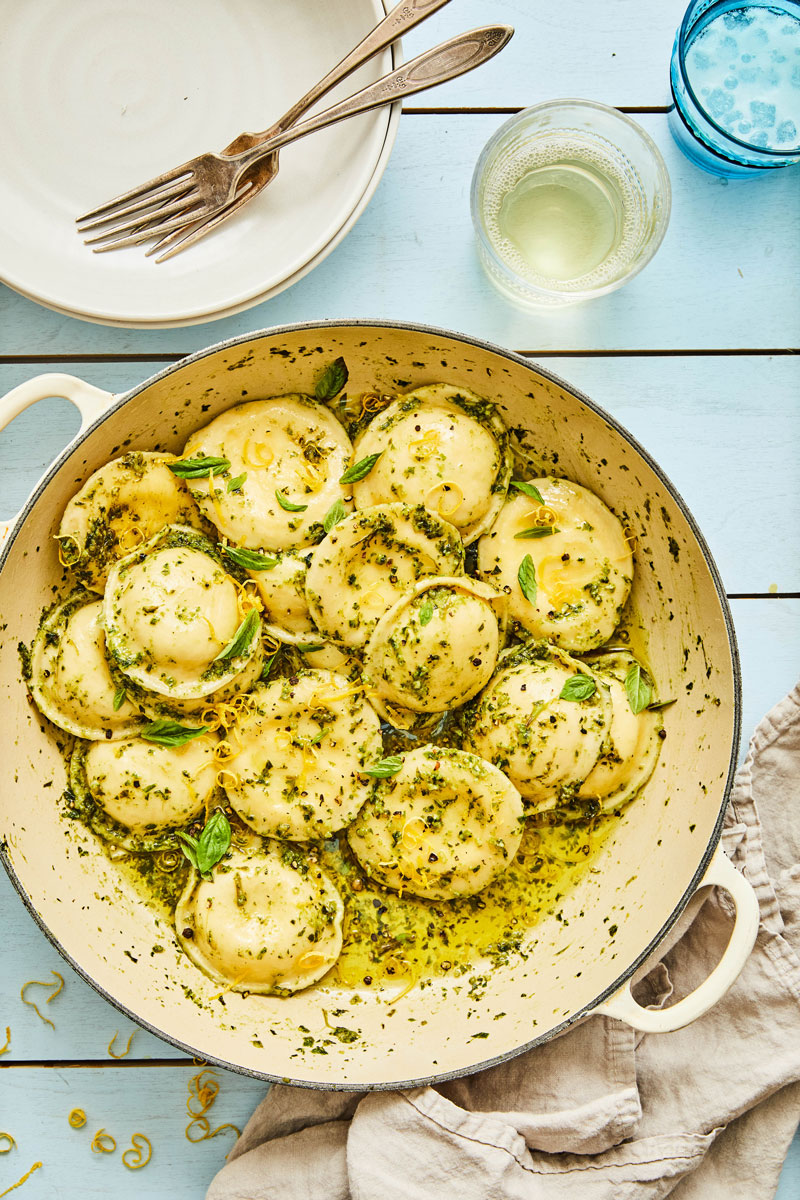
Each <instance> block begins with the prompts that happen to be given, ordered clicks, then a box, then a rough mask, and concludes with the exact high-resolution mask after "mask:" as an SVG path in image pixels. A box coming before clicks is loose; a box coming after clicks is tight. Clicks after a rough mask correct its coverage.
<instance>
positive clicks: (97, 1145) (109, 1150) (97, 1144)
mask: <svg viewBox="0 0 800 1200" xmlns="http://www.w3.org/2000/svg"><path fill="white" fill-rule="evenodd" d="M109 1143H110V1145H109ZM116 1148H117V1139H116V1138H115V1137H113V1135H112V1134H110V1133H106V1131H105V1129H104V1128H103V1129H98V1131H97V1133H96V1134H95V1135H94V1137H93V1138H92V1154H113V1153H114V1151H115V1150H116Z"/></svg>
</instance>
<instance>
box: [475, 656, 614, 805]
mask: <svg viewBox="0 0 800 1200" xmlns="http://www.w3.org/2000/svg"><path fill="white" fill-rule="evenodd" d="M506 662H507V663H509V665H505V666H503V668H502V669H501V670H500V671H498V673H497V674H496V675H495V677H494V679H492V681H491V683H490V684H489V686H488V687H487V688H486V690H485V691H484V692H483V694H482V695H481V697H480V699H479V701H478V702H477V704H476V707H475V711H474V713H473V714H472V724H471V727H470V731H469V736H468V744H469V747H470V749H472V750H474V751H475V752H476V754H480V755H482V757H483V758H486V759H488V761H489V762H492V763H494V764H495V766H497V767H499V768H500V770H502V771H504V772H505V774H506V775H507V776H508V778H509V779H510V780H511V782H512V783H513V784H514V785H515V787H517V788H518V789H519V791H520V793H521V794H522V795H523V796H524V797H525V799H526V800H528V801H530V802H531V803H532V804H533V806H534V807H535V808H536V809H538V810H542V811H544V810H546V809H548V808H554V807H555V806H556V805H557V804H559V803H561V802H564V801H566V800H569V799H572V798H573V797H574V795H575V792H576V789H577V788H578V786H579V785H580V784H581V783H583V781H584V780H585V779H586V777H587V776H588V775H589V773H590V772H591V771H592V769H593V767H594V766H595V764H596V763H597V761H598V758H599V757H600V754H601V753H602V750H603V746H604V743H605V740H606V738H607V736H608V732H609V725H610V721H611V701H610V697H609V692H608V688H607V686H606V685H605V683H604V682H603V681H602V680H601V679H600V677H599V676H598V675H596V674H595V673H594V672H592V671H590V670H589V669H588V668H587V667H586V666H585V664H584V663H581V662H578V661H577V660H576V659H573V658H570V657H569V655H567V654H564V653H563V652H561V651H558V650H556V649H553V648H549V647H546V646H543V645H541V646H537V647H533V648H531V649H527V648H526V649H523V650H521V651H512V652H511V653H509V655H508V657H507V660H506ZM576 677H578V678H579V679H580V682H581V684H582V687H581V686H578V687H576V686H575V684H574V683H573V684H571V683H570V681H571V680H575V679H576ZM568 685H569V686H568ZM565 688H566V691H565ZM570 689H572V691H571V690H570ZM562 694H563V695H562ZM569 695H575V697H576V698H575V699H569V698H567V697H568V696H569ZM580 697H583V698H580Z"/></svg>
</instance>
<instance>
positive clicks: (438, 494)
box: [353, 383, 511, 544]
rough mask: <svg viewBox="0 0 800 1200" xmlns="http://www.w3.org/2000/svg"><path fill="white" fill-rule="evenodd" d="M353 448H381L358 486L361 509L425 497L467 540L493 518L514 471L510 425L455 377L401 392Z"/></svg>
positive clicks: (360, 455) (358, 453)
mask: <svg viewBox="0 0 800 1200" xmlns="http://www.w3.org/2000/svg"><path fill="white" fill-rule="evenodd" d="M354 453H355V457H356V459H357V460H359V461H361V460H362V459H364V458H366V457H367V456H369V455H372V454H379V455H380V457H379V458H378V460H377V461H376V463H375V465H374V466H373V467H372V469H371V470H370V472H369V474H368V475H366V476H365V477H364V479H362V480H361V481H360V482H358V483H355V484H354V485H353V498H354V500H355V503H356V508H371V507H374V505H376V504H388V503H391V502H392V501H395V500H403V501H405V502H406V503H408V504H424V505H425V507H426V508H429V509H431V510H432V511H433V512H436V513H438V514H439V516H440V517H444V519H445V520H446V521H449V523H450V524H451V525H455V527H456V529H458V531H459V533H460V534H461V536H462V538H463V539H464V542H465V543H466V544H469V543H470V542H472V541H474V540H475V538H477V537H479V536H480V534H482V533H483V532H484V531H485V530H486V529H488V528H489V526H490V525H491V524H492V522H493V521H494V519H495V517H496V516H497V514H498V512H499V511H500V508H501V506H502V503H503V498H504V496H505V493H506V489H507V488H508V481H509V479H510V478H511V456H510V452H509V449H508V432H507V430H506V427H505V425H504V423H503V421H502V419H501V418H500V416H499V414H498V412H497V410H496V408H495V406H494V405H493V404H492V403H491V401H489V400H484V399H482V398H481V397H480V396H476V395H475V393H474V392H471V391H469V390H468V389H467V388H458V387H453V386H452V385H450V384H448V383H433V384H429V385H428V386H427V387H421V388H417V389H416V391H413V392H409V393H408V394H407V395H405V396H400V397H398V399H397V400H394V401H393V402H392V403H391V404H390V405H389V406H388V408H386V409H384V410H383V412H381V413H380V414H379V415H378V416H377V417H375V418H374V420H373V421H372V422H371V423H370V424H369V425H368V426H367V428H366V429H365V431H364V432H363V433H362V434H361V436H360V437H359V438H358V440H357V441H356V445H355V451H354Z"/></svg>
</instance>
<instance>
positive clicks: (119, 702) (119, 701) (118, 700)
mask: <svg viewBox="0 0 800 1200" xmlns="http://www.w3.org/2000/svg"><path fill="white" fill-rule="evenodd" d="M127 698H128V693H127V692H126V691H125V688H124V687H121V688H118V689H117V690H116V692H114V712H119V710H120V709H121V708H122V706H123V704H124V703H125V701H126V700H127Z"/></svg>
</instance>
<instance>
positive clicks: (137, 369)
mask: <svg viewBox="0 0 800 1200" xmlns="http://www.w3.org/2000/svg"><path fill="white" fill-rule="evenodd" d="M542 361H543V364H544V365H545V366H546V367H547V368H549V369H550V370H552V371H554V372H556V373H557V374H559V375H561V376H562V377H563V378H564V379H566V380H569V381H570V382H571V383H573V384H574V385H576V386H577V387H579V388H581V389H582V390H583V391H585V392H586V393H587V394H588V395H589V396H590V397H591V398H592V399H593V400H595V401H597V403H599V404H601V405H602V406H603V407H604V408H606V409H607V410H608V412H610V413H611V414H612V415H613V416H615V417H616V418H617V419H618V420H619V421H621V422H622V424H623V425H625V426H626V427H627V428H628V429H629V430H630V431H631V433H633V434H634V435H635V436H636V437H637V438H638V439H639V440H640V441H641V443H642V445H643V446H645V447H646V448H647V450H649V451H650V453H651V454H652V455H653V456H654V458H655V459H656V461H657V462H659V463H660V465H661V466H662V468H663V469H664V471H666V473H667V475H668V476H669V477H670V478H671V479H672V481H673V483H674V484H675V486H676V487H677V488H678V490H679V491H680V492H681V494H682V495H683V496H684V498H685V500H686V502H687V503H688V505H689V507H690V508H691V509H692V511H693V513H694V515H695V517H696V518H697V520H698V522H699V524H700V527H701V529H702V530H703V531H704V534H705V536H706V538H707V540H708V542H709V544H710V547H711V550H712V553H713V554H714V556H715V558H716V560H717V563H718V565H719V567H720V571H721V573H722V577H723V580H724V581H725V585H726V587H727V588H728V590H729V591H731V592H734V593H748V594H749V593H754V592H764V593H766V592H767V591H768V590H769V588H770V587H771V586H773V585H777V590H778V591H779V592H782V593H783V592H793V591H800V543H798V540H797V538H796V536H795V531H796V529H797V528H798V526H800V489H798V487H797V477H796V471H795V464H796V463H797V461H798V460H799V459H800V424H799V423H798V421H797V398H798V395H800V357H795V356H790V355H784V356H776V357H760V356H752V357H745V358H739V357H737V358H726V357H716V356H715V357H709V358H687V357H680V356H665V357H658V358H547V359H544V360H542ZM58 366H59V364H58V363H46V364H38V365H37V366H30V365H25V364H13V365H11V364H5V365H2V364H0V394H1V393H2V392H4V391H6V390H7V389H9V388H11V387H14V386H15V385H16V384H18V383H20V382H21V381H22V380H24V379H28V378H30V377H31V376H32V375H33V374H36V373H38V372H39V371H49V370H54V369H55V370H57V369H58ZM68 369H69V370H70V371H71V372H72V373H74V374H78V375H80V376H81V377H83V378H85V379H87V380H88V381H89V382H90V383H94V384H96V385H97V386H99V387H106V388H109V389H110V390H113V391H124V390H125V389H126V388H129V387H131V386H133V385H134V384H136V383H140V382H141V381H142V380H143V379H146V378H147V377H148V376H149V375H151V374H153V373H154V371H156V370H158V369H160V366H159V364H154V363H146V362H123V363H102V364H99V363H84V364H77V365H75V366H70V367H69V368H68ZM77 427H78V418H77V414H76V412H75V410H74V409H73V407H72V405H70V404H69V403H68V402H67V401H65V400H52V401H44V402H42V403H41V404H40V405H39V406H37V407H36V408H35V409H29V410H28V411H27V412H26V413H23V414H22V415H21V416H19V417H18V418H17V419H16V421H14V422H13V424H12V425H11V426H9V428H8V429H7V430H6V431H5V432H4V433H3V434H2V436H0V478H2V480H3V490H2V495H1V496H0V518H4V517H5V518H8V517H11V516H12V515H13V514H14V513H15V512H16V511H17V509H18V508H20V507H21V505H22V503H23V501H24V500H25V497H26V496H27V494H28V492H29V491H30V489H31V488H32V487H33V485H34V483H35V482H36V480H37V478H38V477H39V475H40V474H41V472H42V471H43V470H44V468H45V467H46V465H47V464H48V462H49V461H50V460H51V459H52V458H53V457H55V455H56V454H58V452H59V451H60V450H61V448H62V447H63V445H64V444H66V442H67V441H68V440H69V438H70V437H71V436H73V435H74V433H75V431H76V430H77ZM767 481H768V485H767ZM756 497H757V510H754V500H755V499H756ZM755 511H757V514H758V516H757V520H756V519H755V517H754V512H755Z"/></svg>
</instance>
